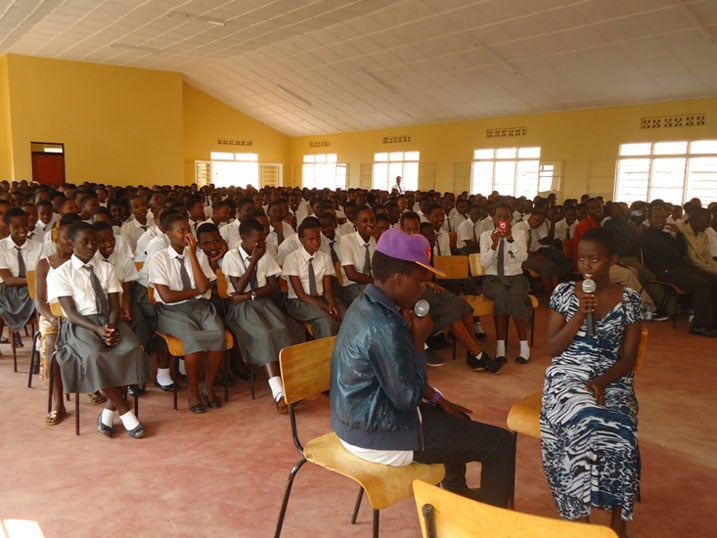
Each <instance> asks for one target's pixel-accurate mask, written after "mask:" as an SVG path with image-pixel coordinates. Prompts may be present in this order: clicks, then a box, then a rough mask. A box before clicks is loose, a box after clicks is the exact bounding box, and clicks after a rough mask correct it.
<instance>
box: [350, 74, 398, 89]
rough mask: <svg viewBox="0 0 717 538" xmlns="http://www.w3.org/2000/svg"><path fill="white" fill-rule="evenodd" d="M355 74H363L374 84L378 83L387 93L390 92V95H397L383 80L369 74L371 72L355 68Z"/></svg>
mask: <svg viewBox="0 0 717 538" xmlns="http://www.w3.org/2000/svg"><path fill="white" fill-rule="evenodd" d="M356 72H358V73H361V74H363V75H366V76H367V77H368V78H370V79H371V80H373V81H374V82H377V83H379V84H380V85H381V86H383V87H384V88H386V89H387V90H388V91H389V92H391V93H392V94H396V93H398V91H397V90H396V88H394V87H393V86H391V85H390V84H389V83H388V82H386V81H385V80H383V79H382V78H381V77H379V76H378V75H374V74H373V73H371V72H369V71H366V70H365V69H364V68H363V67H357V68H356Z"/></svg>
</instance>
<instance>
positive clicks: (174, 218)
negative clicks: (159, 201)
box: [161, 210, 188, 230]
mask: <svg viewBox="0 0 717 538" xmlns="http://www.w3.org/2000/svg"><path fill="white" fill-rule="evenodd" d="M175 211H176V210H175ZM180 220H184V221H187V217H185V216H184V215H180V214H179V212H177V213H171V214H170V215H167V211H165V212H164V214H163V215H162V218H161V221H162V228H164V229H165V230H169V229H171V228H172V225H173V224H174V223H175V222H179V221H180ZM187 222H188V221H187Z"/></svg>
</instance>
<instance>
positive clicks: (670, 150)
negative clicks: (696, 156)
mask: <svg viewBox="0 0 717 538" xmlns="http://www.w3.org/2000/svg"><path fill="white" fill-rule="evenodd" d="M653 153H654V154H655V155H684V154H685V153H687V142H657V143H655V148H654V150H653Z"/></svg>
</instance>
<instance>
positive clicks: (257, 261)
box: [222, 218, 306, 412]
mask: <svg viewBox="0 0 717 538" xmlns="http://www.w3.org/2000/svg"><path fill="white" fill-rule="evenodd" d="M239 233H240V234H241V238H242V240H241V243H240V245H239V246H238V247H237V248H234V249H232V250H230V251H229V252H227V254H226V255H225V256H224V260H223V262H222V270H223V271H224V274H225V275H226V276H227V291H228V293H229V295H230V296H231V304H230V305H229V308H228V311H227V315H226V323H227V326H228V327H229V329H230V330H231V331H232V333H234V334H235V335H236V337H237V339H236V341H237V344H238V345H239V349H240V350H241V354H242V357H243V358H244V360H245V361H246V362H248V363H249V364H255V365H257V366H263V367H264V369H265V370H266V373H267V377H268V379H269V387H270V388H271V393H272V396H273V399H274V403H275V405H276V408H277V410H278V411H279V412H284V411H285V410H286V404H285V403H284V400H283V398H284V392H283V389H282V385H281V377H280V376H281V374H280V372H279V362H278V359H279V351H281V349H282V348H284V347H287V346H290V345H293V344H298V343H299V342H303V341H304V340H305V339H306V337H305V331H304V328H303V327H302V326H301V325H299V324H298V323H296V322H295V321H294V320H293V319H290V318H289V317H287V316H286V315H285V314H284V313H283V312H282V311H281V310H279V308H277V307H276V305H275V304H274V303H273V301H272V300H271V296H272V295H274V294H275V293H276V291H277V290H278V289H279V284H278V277H279V275H280V274H281V268H280V267H279V265H278V264H277V263H276V260H275V259H274V258H273V256H272V255H271V254H269V253H268V252H267V251H266V243H265V242H264V237H265V233H264V227H263V226H262V225H261V223H259V221H257V220H256V219H252V218H249V219H244V221H243V222H242V224H241V226H240V229H239Z"/></svg>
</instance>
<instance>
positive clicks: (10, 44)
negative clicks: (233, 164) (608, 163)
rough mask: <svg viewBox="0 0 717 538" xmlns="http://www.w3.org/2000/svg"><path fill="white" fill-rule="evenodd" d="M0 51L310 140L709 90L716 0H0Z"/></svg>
mask: <svg viewBox="0 0 717 538" xmlns="http://www.w3.org/2000/svg"><path fill="white" fill-rule="evenodd" d="M222 22H223V23H224V24H223V25H219V24H217V23H222ZM213 23H214V24H213ZM137 47H139V48H137ZM6 52H7V53H15V54H27V55H31V56H41V57H46V58H61V59H66V60H78V61H84V62H96V63H105V64H113V65H124V66H134V67H144V68H150V69H160V70H170V71H178V72H181V73H183V74H184V76H185V77H186V80H187V81H188V82H189V83H190V84H192V85H193V86H196V87H197V88H199V89H201V90H203V91H205V92H207V93H209V94H211V95H212V96H214V97H216V98H217V99H220V100H222V101H224V102H226V103H227V104H229V105H231V106H233V107H235V108H237V109H239V110H241V111H242V112H244V113H246V114H248V115H249V116H252V117H254V118H256V119H258V120H260V121H262V122H264V123H266V124H268V125H271V126H272V127H274V128H276V129H278V130H279V131H281V132H283V133H286V134H288V135H315V134H323V133H334V132H342V131H355V130H364V129H377V128H384V127H399V126H405V125H415V124H424V123H433V122H444V121H456V120H463V119H472V118H483V117H492V116H504V115H511V114H525V113H535V112H547V111H556V110H567V109H576V108H586V107H599V106H605V105H622V104H631V103H645V102H654V101H665V100H670V99H684V98H692V97H706V96H715V95H717V0H572V1H571V0H474V1H471V0H400V1H391V0H274V1H267V0H225V1H220V0H216V1H214V0H144V1H143V0H0V54H1V53H6ZM287 90H288V91H287Z"/></svg>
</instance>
